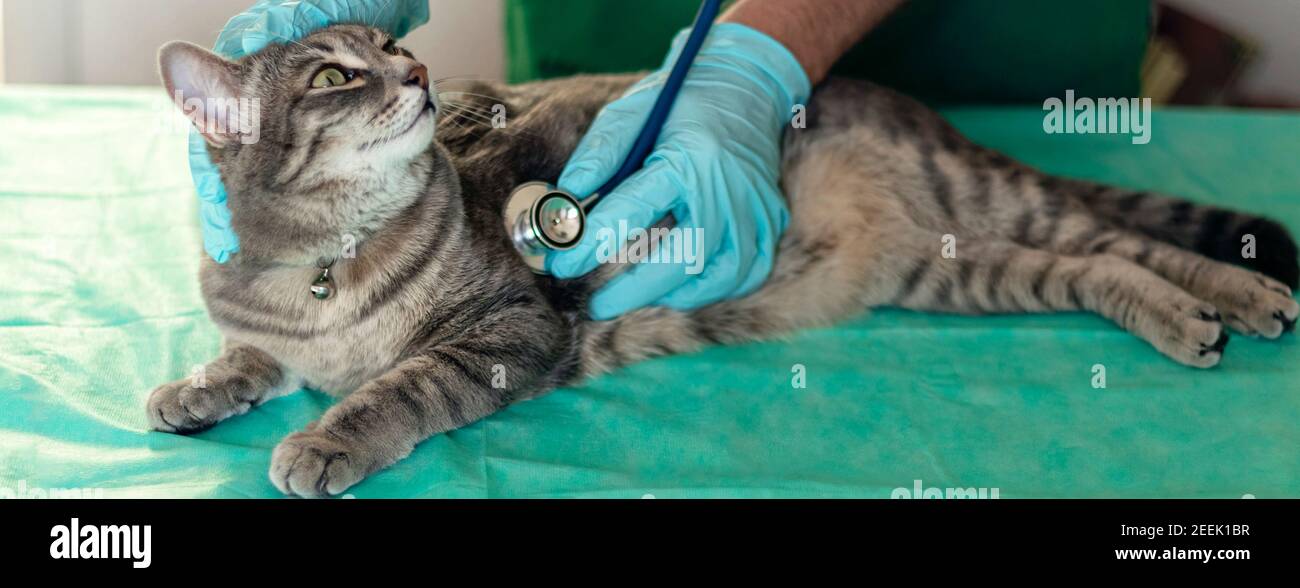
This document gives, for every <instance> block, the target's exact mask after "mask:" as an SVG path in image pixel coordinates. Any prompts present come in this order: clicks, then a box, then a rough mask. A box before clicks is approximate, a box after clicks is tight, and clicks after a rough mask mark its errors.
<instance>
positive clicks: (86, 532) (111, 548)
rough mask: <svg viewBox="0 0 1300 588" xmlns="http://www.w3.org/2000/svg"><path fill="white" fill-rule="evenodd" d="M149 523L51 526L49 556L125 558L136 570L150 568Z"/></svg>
mask: <svg viewBox="0 0 1300 588" xmlns="http://www.w3.org/2000/svg"><path fill="white" fill-rule="evenodd" d="M151 530H152V528H151V526H150V525H98V526H96V525H86V526H84V527H83V526H81V522H80V521H79V520H77V519H75V518H74V519H72V524H71V525H55V526H54V527H53V528H51V529H50V537H52V538H54V540H53V541H51V542H50V557H52V558H54V559H125V560H130V561H131V566H132V567H135V568H137V569H139V568H147V567H149V563H150V562H151V561H152V557H151V555H150V552H151V549H150V533H151Z"/></svg>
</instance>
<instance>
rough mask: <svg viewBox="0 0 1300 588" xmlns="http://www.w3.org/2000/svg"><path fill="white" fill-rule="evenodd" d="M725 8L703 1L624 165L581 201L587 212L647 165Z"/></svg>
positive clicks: (719, 2) (713, 1)
mask: <svg viewBox="0 0 1300 588" xmlns="http://www.w3.org/2000/svg"><path fill="white" fill-rule="evenodd" d="M721 10H722V0H704V3H703V4H702V5H700V12H699V14H698V15H697V16H696V17H695V24H694V25H692V27H691V34H690V36H689V37H688V38H687V39H686V45H685V46H684V47H683V48H682V53H681V55H679V56H678V57H677V62H676V63H674V64H673V69H672V71H671V72H670V73H669V74H668V80H667V81H666V82H664V87H663V89H662V90H661V91H660V93H659V97H658V98H657V99H655V103H654V106H653V107H652V108H651V109H650V116H649V117H647V118H646V122H645V125H644V126H643V127H641V133H640V134H639V135H637V139H636V142H635V143H633V144H632V149H631V150H630V151H629V152H628V154H627V159H624V160H623V165H622V166H621V167H619V168H618V171H617V172H615V173H614V175H613V177H611V178H610V179H609V181H607V182H605V184H604V185H603V186H601V187H600V189H599V190H596V193H595V194H592V195H591V196H590V197H588V198H586V199H585V200H583V201H582V209H583V211H584V212H591V209H592V207H593V206H595V205H596V203H597V202H599V201H600V199H601V197H603V196H604V195H606V194H609V193H610V192H613V191H614V189H615V188H617V187H618V186H619V184H622V183H623V182H624V181H625V180H627V179H628V178H629V177H631V176H632V174H635V173H636V172H637V171H638V170H640V169H641V168H642V167H644V166H645V162H646V159H649V157H650V154H651V153H652V152H653V151H654V148H655V144H656V143H658V142H659V135H660V134H661V133H663V130H664V123H666V122H667V121H668V115H669V114H671V113H672V109H673V104H674V103H676V101H677V95H678V94H680V93H681V91H682V86H683V85H685V83H686V76H687V74H688V73H690V70H691V66H692V65H694V63H695V58H696V57H698V56H699V54H700V49H701V48H702V47H703V46H704V40H705V39H706V38H708V36H709V31H711V30H713V21H714V20H716V19H717V18H718V13H719V12H721Z"/></svg>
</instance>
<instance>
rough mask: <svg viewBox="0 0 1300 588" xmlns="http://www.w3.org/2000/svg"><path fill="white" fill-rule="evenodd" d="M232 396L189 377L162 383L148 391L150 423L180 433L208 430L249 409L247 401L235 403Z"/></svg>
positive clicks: (165, 430)
mask: <svg viewBox="0 0 1300 588" xmlns="http://www.w3.org/2000/svg"><path fill="white" fill-rule="evenodd" d="M232 398H233V397H232V396H230V395H228V394H226V393H225V392H223V391H221V390H218V389H216V387H212V386H196V385H194V382H193V381H191V380H189V379H185V380H177V381H175V382H171V383H169V384H163V385H161V386H159V387H157V388H155V389H154V391H153V392H152V393H151V394H150V395H149V403H148V405H147V411H148V415H149V427H150V428H152V429H153V430H155V431H162V432H164V433H178V434H181V435H189V434H193V433H198V432H201V431H204V430H207V429H209V428H211V427H212V426H213V425H215V424H217V423H219V422H221V421H222V420H225V419H227V418H229V417H231V416H234V415H235V414H237V413H240V412H241V411H242V412H247V411H248V408H249V406H250V405H249V403H239V404H240V406H235V405H232V400H231V399H232Z"/></svg>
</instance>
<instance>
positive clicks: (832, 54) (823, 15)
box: [719, 0, 904, 85]
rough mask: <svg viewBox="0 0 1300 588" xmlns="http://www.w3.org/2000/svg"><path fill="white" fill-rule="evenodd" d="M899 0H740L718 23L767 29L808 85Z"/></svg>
mask: <svg viewBox="0 0 1300 588" xmlns="http://www.w3.org/2000/svg"><path fill="white" fill-rule="evenodd" d="M903 2H904V0H740V1H739V2H737V3H736V5H735V6H733V7H732V8H731V10H728V11H727V13H726V14H724V15H723V16H722V18H721V19H720V20H719V22H734V23H740V24H743V25H746V26H749V27H751V28H754V29H757V30H760V31H762V32H764V33H767V35H768V36H770V37H772V38H773V39H776V40H777V41H778V42H780V43H781V44H782V45H785V46H786V48H788V49H789V50H790V52H791V53H794V56H795V58H796V59H798V60H799V63H800V64H802V65H803V69H804V71H805V72H807V73H808V79H809V80H811V81H812V83H813V85H817V84H819V83H821V81H822V80H824V79H826V74H827V73H828V72H830V70H831V66H833V65H835V62H836V61H839V59H840V57H842V56H843V55H844V53H845V52H847V51H848V50H849V49H851V48H853V46H854V45H856V44H857V42H858V41H860V40H862V37H864V36H866V34H867V32H868V31H870V30H871V29H874V28H876V25H878V24H880V22H881V21H883V20H885V17H886V16H889V13H890V12H893V10H894V9H895V8H897V7H898V6H899V5H901V4H902V3H903Z"/></svg>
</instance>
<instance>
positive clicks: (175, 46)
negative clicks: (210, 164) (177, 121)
mask: <svg viewBox="0 0 1300 588" xmlns="http://www.w3.org/2000/svg"><path fill="white" fill-rule="evenodd" d="M158 67H159V71H160V72H161V74H162V80H163V85H164V86H166V87H167V94H168V95H170V96H171V97H172V100H173V101H175V102H176V106H178V107H179V108H180V109H181V112H184V113H185V116H187V117H189V119H190V121H192V122H193V123H194V126H195V127H196V128H198V130H199V132H200V133H202V134H203V137H204V138H205V139H207V140H208V143H210V144H212V145H214V146H217V147H224V146H226V145H229V144H230V143H231V142H233V141H235V140H238V139H239V137H240V135H241V134H245V133H246V132H247V125H248V122H249V121H248V120H246V119H245V118H241V117H240V114H241V113H240V107H241V105H242V104H243V102H242V101H241V100H240V95H239V79H240V76H239V66H237V65H235V64H234V63H232V62H230V61H227V60H226V59H224V58H222V57H221V56H220V55H217V54H216V53H213V52H211V51H208V50H207V49H204V48H202V47H199V46H198V45H195V44H193V43H186V42H184V41H172V42H171V43H168V44H166V45H163V47H162V49H160V50H159V51H158Z"/></svg>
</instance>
